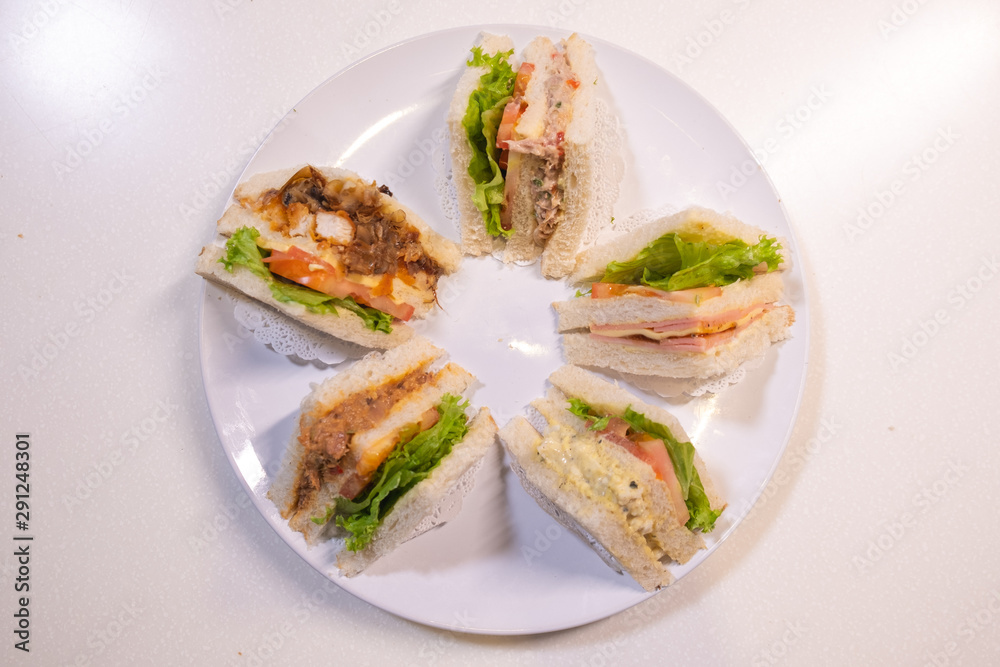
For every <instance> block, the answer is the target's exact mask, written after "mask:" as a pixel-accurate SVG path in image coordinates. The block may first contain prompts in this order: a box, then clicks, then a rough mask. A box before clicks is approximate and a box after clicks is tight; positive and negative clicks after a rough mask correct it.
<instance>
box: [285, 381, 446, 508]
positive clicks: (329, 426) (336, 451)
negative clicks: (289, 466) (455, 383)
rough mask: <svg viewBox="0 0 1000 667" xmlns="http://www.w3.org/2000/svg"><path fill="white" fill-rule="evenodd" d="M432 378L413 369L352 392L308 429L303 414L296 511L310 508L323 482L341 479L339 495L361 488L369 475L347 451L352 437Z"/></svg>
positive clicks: (354, 493) (374, 423) (382, 417)
mask: <svg viewBox="0 0 1000 667" xmlns="http://www.w3.org/2000/svg"><path fill="white" fill-rule="evenodd" d="M432 377H433V374H432V373H428V372H425V371H421V370H416V371H413V372H411V373H408V374H406V375H403V376H401V377H397V378H394V379H392V380H390V381H388V382H386V383H383V384H381V385H378V386H376V387H369V388H367V389H364V390H362V391H359V392H357V393H354V394H351V395H350V396H348V397H347V398H346V399H344V400H343V401H341V402H340V403H338V404H337V405H335V406H333V407H332V408H331V409H330V410H329V411H327V412H326V414H324V415H323V416H322V417H319V418H318V419H316V421H315V422H313V424H312V426H311V427H310V428H308V429H306V428H305V426H306V425H305V420H306V418H307V415H303V416H302V422H303V423H302V424H301V428H300V433H299V442H300V443H302V447H303V448H304V449H305V456H303V458H302V462H301V463H300V465H299V471H298V480H297V481H296V487H295V497H296V501H295V506H296V508H297V510H302V509H307V508H309V507H311V506H312V504H313V502H314V499H315V497H316V494H317V493H319V490H320V489H321V488H323V485H324V484H325V483H327V482H329V481H331V480H334V479H336V478H338V477H340V478H341V481H342V482H343V484H342V485H341V487H340V492H341V494H342V495H344V496H346V497H353V496H354V495H356V494H357V493H358V492H359V491H361V489H363V488H364V487H365V486H366V485H367V482H368V478H360V477H358V475H357V474H356V471H355V468H356V465H357V461H356V460H355V459H354V456H353V454H352V453H351V452H350V451H349V445H350V441H351V436H353V435H354V433H356V432H358V431H365V430H368V429H370V428H372V427H374V426H375V425H376V424H378V423H379V422H380V421H381V420H383V419H385V417H386V415H388V414H389V411H390V410H391V409H392V407H393V406H394V405H395V404H396V403H397V402H399V400H400V399H401V398H402V397H404V396H407V395H409V394H411V393H412V392H414V391H416V390H417V389H418V388H419V387H421V386H422V385H424V384H426V383H427V382H428V381H430V380H431V378H432ZM348 493H350V495H348Z"/></svg>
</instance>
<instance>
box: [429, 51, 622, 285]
mask: <svg viewBox="0 0 1000 667" xmlns="http://www.w3.org/2000/svg"><path fill="white" fill-rule="evenodd" d="M501 40H505V41H501ZM481 45H482V46H483V47H484V51H486V52H489V53H494V52H496V51H497V50H509V49H511V48H513V46H512V42H511V41H510V40H509V38H506V37H503V38H500V37H497V36H494V35H485V36H484V37H483V40H482V42H481ZM561 47H562V48H563V49H564V50H565V53H566V57H567V60H568V63H569V65H570V67H571V69H572V70H573V72H574V74H575V76H576V78H577V80H579V81H580V84H581V85H580V87H579V88H578V89H577V90H576V92H575V93H574V95H573V117H572V119H571V120H570V122H569V125H568V126H567V128H566V131H565V139H564V142H563V144H562V147H563V150H564V159H563V165H562V176H561V178H560V180H561V181H562V183H563V184H564V186H565V195H564V198H563V203H562V206H563V217H562V220H561V222H560V223H559V225H558V226H557V227H556V229H555V231H554V233H553V234H552V236H551V237H550V238H549V239H548V241H547V242H546V244H545V246H544V248H543V247H541V246H539V245H537V244H536V243H535V241H534V239H533V235H534V231H535V228H536V227H537V222H536V220H535V209H534V202H533V200H532V196H531V192H532V188H531V181H532V179H533V178H534V177H535V173H536V171H537V170H538V169H539V168H540V167H542V166H543V165H544V163H545V161H544V160H543V159H542V158H540V157H538V156H536V155H530V154H522V155H519V156H518V158H514V159H520V161H521V168H520V170H518V172H517V173H518V176H517V179H518V180H517V183H516V184H514V196H513V199H512V201H511V202H510V207H511V210H510V217H511V222H512V225H513V228H514V233H513V235H512V236H511V237H510V238H509V239H507V240H506V241H505V240H503V239H500V238H497V239H494V238H491V237H490V236H489V235H488V234H487V233H486V230H485V227H484V225H483V221H482V215H481V213H480V212H479V211H478V209H476V207H475V206H474V205H473V204H472V201H471V197H470V195H471V193H472V191H473V184H472V179H471V178H469V176H468V173H467V171H466V169H467V166H468V164H469V159H470V157H471V149H470V148H469V146H468V141H467V139H466V137H465V130H464V128H463V127H462V125H461V120H462V117H463V116H464V114H465V110H466V108H467V106H468V98H469V94H470V93H471V92H472V91H473V90H474V89H475V88H476V87H477V86H478V82H479V77H480V76H481V75H482V70H483V68H468V69H467V71H466V72H465V73H464V74H463V75H462V78H461V80H460V81H459V85H458V89H457V90H456V92H455V96H454V97H453V98H452V103H451V106H450V108H449V112H448V125H449V130H450V136H451V158H452V171H453V174H454V178H455V186H456V191H457V192H458V200H459V213H460V217H461V226H462V249H463V251H464V252H466V253H467V254H472V255H483V254H487V253H491V254H498V256H500V257H501V258H502V259H503V261H504V262H507V263H511V262H516V263H520V264H524V263H530V262H533V261H535V260H536V259H538V257H539V256H541V258H542V261H541V270H542V274H543V275H544V276H546V277H549V278H561V277H564V276H566V275H568V274H569V273H570V272H571V271H572V269H573V266H574V263H575V261H576V253H577V249H578V248H579V245H580V241H581V238H582V235H583V233H584V230H585V229H586V228H587V226H588V224H590V222H591V220H592V218H593V217H594V215H596V214H603V212H597V211H595V208H594V207H595V201H596V198H597V192H598V190H599V188H598V187H597V184H598V183H599V180H600V179H602V178H606V177H607V175H606V174H599V173H596V169H595V167H594V156H593V155H592V154H591V148H592V146H593V143H594V135H595V132H596V126H597V110H596V104H595V99H594V95H595V89H596V83H597V78H598V70H597V65H596V61H595V59H594V54H593V49H592V47H591V46H590V45H589V44H588V43H587V42H586V41H584V40H583V39H582V38H580V37H579V36H578V35H576V34H574V35H572V36H570V37H569V38H567V39H566V40H565V41H564V42H561ZM555 49H556V46H555V45H554V44H553V43H552V41H551V40H550V39H549V38H548V37H538V38H536V39H534V40H533V41H531V42H530V43H529V44H528V45H527V46H526V47H525V49H524V53H523V61H524V62H531V63H533V64H535V65H536V69H535V71H534V72H533V74H532V77H531V79H530V80H529V83H528V86H527V89H526V90H525V99H526V100H527V101H528V108H527V109H526V110H525V112H524V114H523V115H522V116H521V118H520V119H519V121H518V124H517V132H518V134H519V135H520V136H521V137H522V138H534V137H537V136H539V135H541V134H542V133H543V131H544V126H545V125H544V124H545V118H546V116H547V114H548V102H547V93H546V79H547V75H548V74H549V72H550V71H551V70H552V69H553V68H552V64H551V63H552V58H551V55H552V53H553V52H554V51H555ZM512 66H513V67H514V69H515V70H516V69H517V67H518V65H517V64H515V63H514V62H513V61H512ZM607 214H608V215H610V211H607Z"/></svg>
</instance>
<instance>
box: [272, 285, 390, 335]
mask: <svg viewBox="0 0 1000 667" xmlns="http://www.w3.org/2000/svg"><path fill="white" fill-rule="evenodd" d="M269 287H270V288H271V296H273V297H274V299H275V300H276V301H281V302H282V303H288V302H294V303H300V304H302V305H303V306H305V307H306V309H307V310H309V311H310V312H312V313H317V314H320V315H339V313H338V312H337V309H338V308H344V309H346V310H349V311H351V312H352V313H354V314H355V315H357V316H358V317H360V318H361V319H362V321H364V323H365V326H366V327H368V328H369V329H371V330H372V331H382V332H384V333H392V315H389V314H388V313H383V312H382V311H381V310H378V309H376V308H372V307H371V306H365V305H362V304H360V303H358V302H357V301H355V300H354V297H352V296H348V297H344V298H342V299H341V298H338V297H335V296H330V295H329V294H323V293H322V292H317V291H316V290H314V289H310V288H308V287H306V286H304V285H297V284H295V283H283V282H279V281H277V280H275V281H274V282H272V283H271V284H270V285H269Z"/></svg>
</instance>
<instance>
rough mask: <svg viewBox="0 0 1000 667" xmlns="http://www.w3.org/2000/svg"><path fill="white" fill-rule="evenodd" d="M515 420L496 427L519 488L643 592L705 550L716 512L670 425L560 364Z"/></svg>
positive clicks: (717, 505)
mask: <svg viewBox="0 0 1000 667" xmlns="http://www.w3.org/2000/svg"><path fill="white" fill-rule="evenodd" d="M549 382H550V383H551V384H552V389H551V390H550V391H549V393H548V396H547V397H546V398H544V399H538V400H535V401H533V402H532V404H531V405H532V407H533V408H534V409H535V410H537V411H538V413H540V415H541V416H542V417H543V418H544V422H545V425H544V427H543V429H542V430H541V431H538V430H536V429H535V428H534V427H533V426H532V425H531V423H530V422H529V421H528V420H527V419H525V418H524V417H521V416H518V417H515V418H514V419H512V420H511V421H510V422H508V423H507V425H506V426H504V428H503V429H501V431H500V438H501V440H502V441H503V443H504V446H505V447H506V449H507V452H508V453H509V454H510V458H511V467H512V469H513V470H514V472H515V473H516V474H517V476H518V477H519V478H520V480H521V484H522V485H523V486H524V488H525V490H526V491H527V492H528V493H529V494H530V495H531V496H532V497H533V498H534V499H535V500H536V501H537V502H538V504H539V505H540V506H541V507H542V508H543V509H544V510H545V511H546V512H548V513H549V514H550V515H552V517H553V518H555V519H556V520H557V521H558V522H559V523H561V524H562V525H564V526H566V528H568V529H569V530H571V531H573V532H575V533H577V534H578V535H580V536H581V537H583V538H584V539H585V540H586V541H587V542H588V543H589V544H590V546H591V547H593V548H594V549H595V551H597V552H598V554H599V555H601V557H602V558H603V559H604V560H605V562H607V563H608V564H609V565H610V566H611V567H613V568H614V569H615V570H616V571H618V572H619V573H620V572H622V570H624V571H626V572H628V573H629V574H630V575H631V576H632V577H633V578H634V579H635V581H636V582H637V583H638V584H639V585H641V586H642V587H643V588H645V589H646V590H649V591H652V590H656V589H658V588H661V587H663V586H667V585H669V584H670V583H671V582H672V581H673V576H672V574H671V572H670V570H669V569H668V567H667V565H668V563H669V562H670V561H676V562H678V563H686V562H687V561H688V560H690V559H691V557H692V556H694V554H695V553H697V552H698V550H699V549H703V548H705V541H704V539H703V537H702V534H703V533H707V532H710V531H711V530H712V529H713V528H714V527H715V523H716V520H717V519H718V517H719V515H720V514H721V513H722V511H723V509H724V508H725V502H724V501H723V500H722V498H721V497H720V496H719V494H718V493H717V492H716V490H715V487H714V485H713V483H712V480H711V478H710V477H709V475H708V472H707V470H706V469H705V464H704V461H702V459H701V457H700V456H699V455H698V453H697V452H696V451H695V449H694V447H693V446H692V444H691V443H690V442H689V438H688V437H687V435H686V434H685V433H684V429H683V428H682V427H681V425H680V423H679V422H678V421H677V420H676V419H675V418H674V417H673V416H672V415H671V414H670V413H669V412H667V411H666V410H664V409H663V408H659V407H656V406H652V405H648V404H646V403H643V402H642V401H639V400H638V399H636V397H635V396H633V395H632V394H631V393H629V392H628V391H626V390H625V389H622V388H620V387H617V386H615V385H613V384H611V383H609V382H607V381H605V380H603V379H601V378H599V377H598V376H597V375H594V374H593V373H590V372H589V371H585V370H583V369H581V368H578V367H576V366H563V367H562V368H559V369H558V370H556V371H555V372H554V373H553V374H552V375H551V376H550V377H549Z"/></svg>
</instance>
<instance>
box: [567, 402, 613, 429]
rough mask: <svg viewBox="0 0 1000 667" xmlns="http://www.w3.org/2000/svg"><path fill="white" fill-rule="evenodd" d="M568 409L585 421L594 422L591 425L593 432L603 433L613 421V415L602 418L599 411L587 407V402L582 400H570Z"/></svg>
mask: <svg viewBox="0 0 1000 667" xmlns="http://www.w3.org/2000/svg"><path fill="white" fill-rule="evenodd" d="M566 409H567V410H569V411H570V412H572V413H573V414H574V415H576V416H577V417H579V418H580V419H582V420H584V421H592V422H594V423H593V424H591V425H590V430H591V431H603V430H604V429H606V428H607V427H608V422H609V421H611V415H604V416H603V417H602V416H601V415H600V414H599V413H598V412H597V410H595V409H594V408H592V407H590V406H589V405H587V403H586V401H584V400H583V399H580V398H571V399H569V407H568V408H566Z"/></svg>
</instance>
